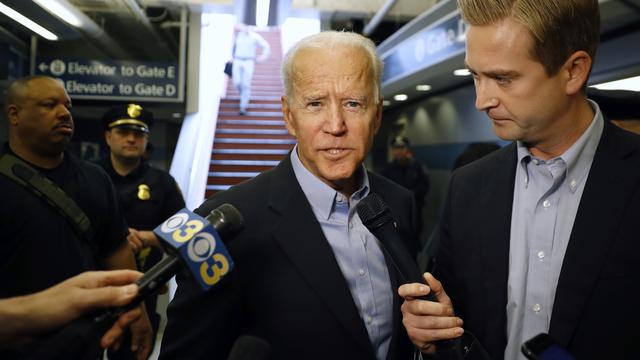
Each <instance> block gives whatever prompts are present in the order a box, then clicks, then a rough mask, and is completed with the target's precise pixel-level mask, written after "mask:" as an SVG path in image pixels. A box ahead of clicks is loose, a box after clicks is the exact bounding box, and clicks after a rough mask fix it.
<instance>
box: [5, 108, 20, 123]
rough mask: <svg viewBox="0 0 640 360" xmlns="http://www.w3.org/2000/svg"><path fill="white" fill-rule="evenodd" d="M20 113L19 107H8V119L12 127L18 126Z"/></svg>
mask: <svg viewBox="0 0 640 360" xmlns="http://www.w3.org/2000/svg"><path fill="white" fill-rule="evenodd" d="M18 112H20V110H19V109H18V106H17V105H14V104H11V105H9V106H7V118H8V119H9V124H10V125H12V126H17V125H18Z"/></svg>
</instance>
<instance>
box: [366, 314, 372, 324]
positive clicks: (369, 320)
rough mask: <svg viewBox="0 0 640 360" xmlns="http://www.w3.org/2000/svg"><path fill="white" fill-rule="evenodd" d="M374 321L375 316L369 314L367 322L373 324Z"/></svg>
mask: <svg viewBox="0 0 640 360" xmlns="http://www.w3.org/2000/svg"><path fill="white" fill-rule="evenodd" d="M372 322H373V318H372V317H371V316H367V324H369V325H371V323H372Z"/></svg>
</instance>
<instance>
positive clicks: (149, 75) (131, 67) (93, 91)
mask: <svg viewBox="0 0 640 360" xmlns="http://www.w3.org/2000/svg"><path fill="white" fill-rule="evenodd" d="M36 74H42V75H49V76H52V77H55V78H58V79H60V80H61V81H62V82H63V83H64V87H65V89H66V90H67V93H68V94H69V96H71V97H72V98H74V99H91V100H123V101H126V100H138V101H182V89H181V88H180V86H179V83H180V82H179V81H178V66H177V64H175V63H156V62H134V61H111V60H109V61H102V60H100V61H98V60H77V59H76V60H69V59H58V58H55V59H48V58H47V59H38V60H37V61H36Z"/></svg>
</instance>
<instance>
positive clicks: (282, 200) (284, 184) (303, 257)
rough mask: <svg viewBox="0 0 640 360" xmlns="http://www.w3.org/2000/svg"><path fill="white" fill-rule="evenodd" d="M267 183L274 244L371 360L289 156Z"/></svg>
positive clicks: (361, 325)
mask: <svg viewBox="0 0 640 360" xmlns="http://www.w3.org/2000/svg"><path fill="white" fill-rule="evenodd" d="M271 179H272V180H271V184H270V188H269V207H270V208H271V209H272V210H273V211H275V212H276V213H277V214H279V215H280V216H281V219H280V221H276V223H275V224H274V228H273V235H274V238H275V240H276V242H277V243H278V244H279V245H280V247H281V248H282V250H283V251H284V252H285V253H286V254H287V256H288V257H289V259H290V261H291V263H292V264H293V265H294V266H295V267H296V268H297V269H298V271H299V272H300V274H301V275H302V276H303V277H304V278H305V279H306V280H307V282H308V283H309V286H310V287H311V288H313V289H314V290H315V291H316V292H317V293H318V297H319V298H320V299H322V300H323V301H324V303H325V304H326V305H327V307H328V308H329V310H330V311H331V312H332V313H333V314H334V315H335V317H336V319H337V320H338V321H339V322H340V323H341V324H342V325H343V326H344V327H345V328H346V329H347V330H348V331H349V333H350V334H351V335H352V336H353V338H354V341H355V342H356V343H357V344H359V345H360V347H361V348H362V349H363V352H364V353H366V354H368V356H367V358H375V355H374V352H373V347H372V345H371V342H370V341H369V335H368V333H367V330H366V327H365V326H364V323H363V321H362V319H361V318H360V314H359V312H358V309H357V308H356V306H355V303H354V301H353V297H352V296H351V292H350V291H349V287H348V285H347V282H346V280H345V278H344V276H343V274H342V272H341V271H340V267H339V266H338V262H337V261H336V259H335V256H334V254H333V250H332V249H331V246H330V245H329V243H328V242H327V240H326V239H325V237H324V234H323V233H322V229H321V228H320V224H319V223H318V221H317V220H316V218H315V216H314V214H313V211H312V209H311V207H310V205H309V203H308V202H307V200H306V197H305V195H304V193H303V192H302V189H301V188H300V185H299V184H298V182H297V180H296V178H295V175H294V173H293V168H292V166H291V159H290V157H289V156H287V158H286V159H284V160H283V161H282V162H281V163H280V164H279V165H278V166H277V167H276V168H275V169H274V173H273V176H272V177H271Z"/></svg>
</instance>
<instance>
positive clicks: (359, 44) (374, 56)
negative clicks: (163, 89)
mask: <svg viewBox="0 0 640 360" xmlns="http://www.w3.org/2000/svg"><path fill="white" fill-rule="evenodd" d="M336 48H360V49H363V50H365V51H366V52H367V54H368V55H369V61H370V63H371V72H372V73H371V77H372V80H373V86H374V89H373V94H374V101H375V103H376V104H377V103H378V101H379V99H380V94H381V90H380V78H381V76H382V70H383V64H382V60H380V57H379V56H378V53H377V52H376V45H375V44H374V43H373V41H371V40H370V39H368V38H366V37H364V36H362V35H360V34H356V33H353V32H346V31H323V32H321V33H318V34H314V35H310V36H307V37H305V38H304V39H302V40H300V41H298V42H297V43H296V44H295V45H294V46H293V47H292V48H291V49H289V51H287V54H286V55H285V56H284V59H283V60H282V69H281V74H282V81H283V83H284V91H285V96H286V97H287V98H291V96H292V95H293V80H294V79H293V64H294V60H295V58H296V55H297V54H298V52H300V50H303V49H329V50H331V49H336Z"/></svg>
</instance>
